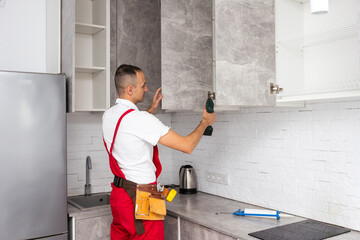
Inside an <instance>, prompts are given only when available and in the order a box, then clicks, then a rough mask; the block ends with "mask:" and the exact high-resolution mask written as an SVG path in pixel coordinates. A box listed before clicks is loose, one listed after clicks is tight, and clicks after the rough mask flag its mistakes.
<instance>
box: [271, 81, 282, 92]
mask: <svg viewBox="0 0 360 240" xmlns="http://www.w3.org/2000/svg"><path fill="white" fill-rule="evenodd" d="M282 90H283V89H282V88H281V87H279V85H274V84H273V83H270V94H274V93H275V94H279V92H281V91H282Z"/></svg>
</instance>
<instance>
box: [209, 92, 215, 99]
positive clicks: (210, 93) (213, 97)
mask: <svg viewBox="0 0 360 240" xmlns="http://www.w3.org/2000/svg"><path fill="white" fill-rule="evenodd" d="M208 98H210V99H212V100H215V92H210V91H208Z"/></svg>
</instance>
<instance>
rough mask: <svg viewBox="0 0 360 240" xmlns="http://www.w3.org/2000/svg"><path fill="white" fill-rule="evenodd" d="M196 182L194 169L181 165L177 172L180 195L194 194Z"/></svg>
mask: <svg viewBox="0 0 360 240" xmlns="http://www.w3.org/2000/svg"><path fill="white" fill-rule="evenodd" d="M196 187H197V180H196V173H195V169H194V168H193V167H192V166H190V165H183V166H181V168H180V170H179V189H180V193H183V194H193V193H196V192H197V190H196Z"/></svg>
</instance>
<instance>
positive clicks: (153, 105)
mask: <svg viewBox="0 0 360 240" xmlns="http://www.w3.org/2000/svg"><path fill="white" fill-rule="evenodd" d="M160 91H161V88H159V89H158V90H156V93H155V94H154V97H153V100H152V103H151V106H150V107H149V109H148V110H147V111H148V112H149V113H151V114H153V113H155V112H156V110H157V108H158V107H159V103H160V101H161V99H162V98H163V95H162V94H161V93H160Z"/></svg>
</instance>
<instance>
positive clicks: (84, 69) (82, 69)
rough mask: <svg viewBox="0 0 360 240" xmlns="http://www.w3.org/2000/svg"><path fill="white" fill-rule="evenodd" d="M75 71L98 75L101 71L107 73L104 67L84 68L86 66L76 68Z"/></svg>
mask: <svg viewBox="0 0 360 240" xmlns="http://www.w3.org/2000/svg"><path fill="white" fill-rule="evenodd" d="M75 71H76V72H79V73H97V72H101V71H105V68H104V67H84V66H76V67H75Z"/></svg>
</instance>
